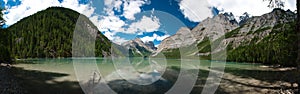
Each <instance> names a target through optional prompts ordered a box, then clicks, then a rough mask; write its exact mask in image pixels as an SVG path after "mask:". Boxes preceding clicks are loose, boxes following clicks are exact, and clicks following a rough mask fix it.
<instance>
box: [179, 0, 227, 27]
mask: <svg viewBox="0 0 300 94" xmlns="http://www.w3.org/2000/svg"><path fill="white" fill-rule="evenodd" d="M210 1H213V0H210ZM224 1H225V0H224ZM226 1H227V0H226ZM179 6H180V10H181V12H182V13H183V14H184V16H185V17H186V18H188V19H189V20H190V21H193V22H200V21H202V20H204V19H206V18H207V17H212V16H213V13H212V11H211V8H210V5H209V3H208V2H207V0H181V1H180V3H179Z"/></svg>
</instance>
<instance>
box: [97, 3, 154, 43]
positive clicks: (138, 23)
mask: <svg viewBox="0 0 300 94" xmlns="http://www.w3.org/2000/svg"><path fill="white" fill-rule="evenodd" d="M148 3H149V2H148V0H105V1H104V5H105V8H104V15H102V16H101V17H100V23H99V30H100V31H102V32H104V35H105V36H106V37H108V38H109V39H110V40H112V41H113V42H115V43H117V44H120V43H122V42H125V41H127V40H126V39H125V38H121V37H119V36H116V33H125V34H133V35H134V34H141V33H143V32H153V31H156V30H158V29H159V28H160V22H159V19H158V18H157V17H155V16H150V17H148V16H143V17H142V18H141V19H136V18H135V15H136V14H138V13H140V12H141V8H140V7H141V6H142V5H144V4H148ZM115 12H121V14H119V13H115ZM120 17H124V18H125V19H127V21H125V20H124V19H121V18H120ZM128 20H130V21H129V22H130V23H128Z"/></svg>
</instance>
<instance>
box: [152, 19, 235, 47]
mask: <svg viewBox="0 0 300 94" xmlns="http://www.w3.org/2000/svg"><path fill="white" fill-rule="evenodd" d="M237 27H238V24H237V22H236V21H235V19H234V17H233V14H232V13H229V14H228V13H225V14H219V15H217V16H215V17H213V18H208V19H205V20H203V21H202V22H201V23H200V24H198V25H197V26H196V27H195V28H193V29H192V30H190V29H189V28H187V27H182V28H180V29H179V30H178V31H177V33H176V34H174V35H172V36H170V37H168V38H165V39H164V40H163V41H162V42H161V44H160V45H159V46H158V50H157V52H156V53H160V52H161V51H163V50H170V49H175V48H180V47H185V46H189V45H192V44H195V43H196V44H197V43H200V42H202V41H205V40H207V37H208V36H209V37H211V39H212V40H216V39H217V38H218V37H220V35H222V34H223V33H227V32H229V31H231V30H233V29H235V28H237Z"/></svg>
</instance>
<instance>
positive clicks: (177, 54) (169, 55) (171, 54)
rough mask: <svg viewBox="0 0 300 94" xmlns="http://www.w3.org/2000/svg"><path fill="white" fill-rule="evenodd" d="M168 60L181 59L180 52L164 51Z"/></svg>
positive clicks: (174, 50)
mask: <svg viewBox="0 0 300 94" xmlns="http://www.w3.org/2000/svg"><path fill="white" fill-rule="evenodd" d="M162 52H163V54H164V55H165V57H166V58H174V59H178V58H181V54H180V50H179V48H177V49H168V50H166V51H162Z"/></svg>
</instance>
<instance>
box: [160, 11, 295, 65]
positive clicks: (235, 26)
mask: <svg viewBox="0 0 300 94" xmlns="http://www.w3.org/2000/svg"><path fill="white" fill-rule="evenodd" d="M231 18H232V15H231V14H219V15H217V16H215V17H213V18H208V19H206V20H203V22H201V23H200V24H199V25H197V26H196V27H195V28H193V29H192V30H190V31H189V30H188V29H187V28H181V29H180V30H179V31H178V32H177V33H176V34H175V35H173V36H170V37H168V38H166V39H165V40H163V41H162V42H161V44H160V45H159V46H158V50H157V53H164V54H165V55H166V56H171V57H172V56H174V57H178V55H180V54H179V53H178V52H179V51H178V48H182V47H189V46H191V45H196V46H197V47H198V49H197V50H193V51H192V52H189V53H190V54H191V55H196V56H201V57H206V58H210V56H211V54H216V55H218V56H219V57H224V56H225V55H227V60H228V61H237V62H260V63H264V64H282V65H286V66H292V65H294V64H295V63H293V61H294V59H296V56H297V55H296V52H295V51H297V50H296V46H294V45H295V40H296V39H297V37H296V33H295V30H294V29H295V28H294V27H295V19H296V14H295V13H293V12H291V11H289V10H287V11H284V10H281V9H274V10H273V11H272V12H270V13H266V14H264V15H262V16H254V17H250V18H247V20H245V21H244V22H243V24H241V25H239V23H237V22H236V21H235V20H234V19H231ZM183 31H185V32H190V33H186V34H185V33H182V32H183ZM222 35H225V36H222ZM222 38H224V39H222ZM193 39H194V40H193ZM174 40H175V42H174ZM171 41H173V42H171ZM211 43H214V44H217V45H216V46H214V47H212V46H211ZM224 50H226V51H227V54H225V55H224V54H221V53H219V52H221V51H224Z"/></svg>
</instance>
